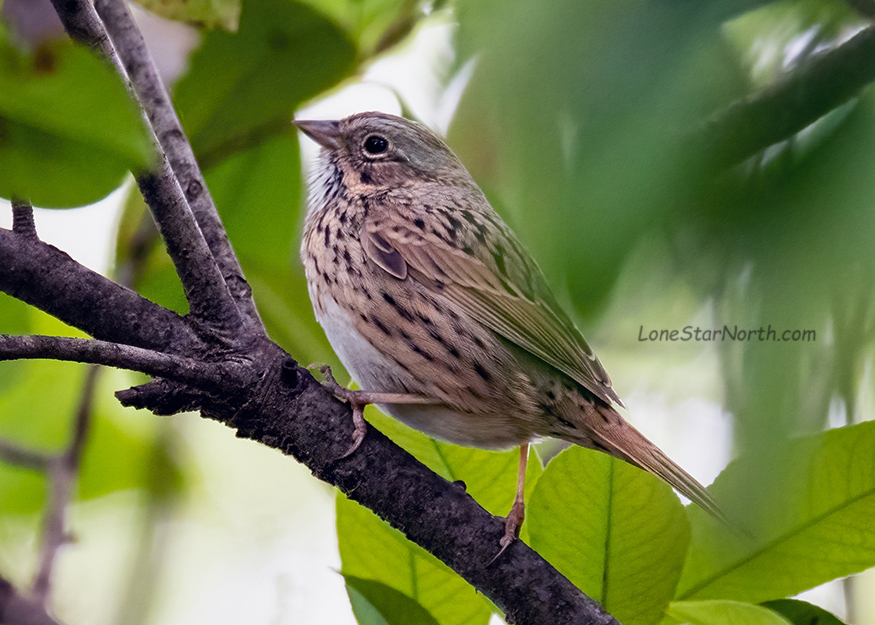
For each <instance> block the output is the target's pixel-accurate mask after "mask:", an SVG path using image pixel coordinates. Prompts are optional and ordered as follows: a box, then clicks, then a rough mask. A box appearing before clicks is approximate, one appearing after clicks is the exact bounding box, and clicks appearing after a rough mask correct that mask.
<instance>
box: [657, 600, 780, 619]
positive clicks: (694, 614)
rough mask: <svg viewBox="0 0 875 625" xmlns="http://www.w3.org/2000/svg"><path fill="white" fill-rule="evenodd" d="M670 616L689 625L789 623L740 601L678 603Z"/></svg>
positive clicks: (765, 610)
mask: <svg viewBox="0 0 875 625" xmlns="http://www.w3.org/2000/svg"><path fill="white" fill-rule="evenodd" d="M668 614H669V616H671V617H673V618H675V619H677V620H678V621H679V622H681V623H688V624H689V625H787V623H788V621H787V620H786V619H785V618H783V617H781V616H779V615H778V614H776V613H775V612H772V611H771V610H768V609H766V608H762V607H760V606H758V605H751V604H749V603H739V602H738V601H677V602H675V603H672V604H671V605H670V606H669V608H668Z"/></svg>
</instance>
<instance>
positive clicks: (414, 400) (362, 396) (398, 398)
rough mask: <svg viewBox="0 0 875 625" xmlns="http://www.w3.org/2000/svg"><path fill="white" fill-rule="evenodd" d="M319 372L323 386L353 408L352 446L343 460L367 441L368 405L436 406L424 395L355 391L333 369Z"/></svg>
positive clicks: (329, 368)
mask: <svg viewBox="0 0 875 625" xmlns="http://www.w3.org/2000/svg"><path fill="white" fill-rule="evenodd" d="M319 371H320V372H321V373H322V374H323V375H324V376H325V380H324V381H323V382H322V386H324V387H325V388H327V389H328V390H329V391H331V392H332V393H334V396H335V397H338V398H340V399H342V400H344V401H347V402H349V405H350V406H352V423H353V427H354V429H353V432H352V445H350V448H349V449H347V450H346V453H344V454H343V455H342V456H341V458H346V457H347V456H349V455H351V454H352V453H353V452H354V451H355V450H356V449H358V448H359V445H361V444H362V441H363V440H365V434H366V433H367V431H368V424H367V421H365V412H364V410H365V406H367V405H368V404H436V403H438V402H437V400H436V399H432V398H430V397H423V396H422V395H413V394H411V393H380V392H373V391H353V390H351V389H348V388H346V387H344V386H341V385H340V384H338V382H337V380H335V379H334V376H333V375H332V374H331V367H329V366H328V365H324V366H323V367H321V368H320V369H319Z"/></svg>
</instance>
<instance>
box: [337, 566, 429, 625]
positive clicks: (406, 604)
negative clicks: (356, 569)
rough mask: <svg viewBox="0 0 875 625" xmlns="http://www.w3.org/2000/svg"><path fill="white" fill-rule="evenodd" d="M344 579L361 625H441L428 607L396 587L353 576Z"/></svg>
mask: <svg viewBox="0 0 875 625" xmlns="http://www.w3.org/2000/svg"><path fill="white" fill-rule="evenodd" d="M344 579H346V591H347V593H348V594H349V601H350V603H352V611H353V614H355V617H356V620H357V621H358V622H359V625H408V623H416V625H439V624H438V622H437V621H436V620H435V618H434V617H433V616H432V615H431V614H429V613H428V610H426V609H425V608H423V607H422V606H421V605H419V604H418V603H416V602H415V601H414V600H413V599H411V598H410V597H408V596H407V595H405V594H404V593H401V592H398V591H397V590H395V589H394V588H390V587H389V586H386V585H385V584H381V583H380V582H375V581H373V580H369V579H363V578H361V577H353V576H351V575H344Z"/></svg>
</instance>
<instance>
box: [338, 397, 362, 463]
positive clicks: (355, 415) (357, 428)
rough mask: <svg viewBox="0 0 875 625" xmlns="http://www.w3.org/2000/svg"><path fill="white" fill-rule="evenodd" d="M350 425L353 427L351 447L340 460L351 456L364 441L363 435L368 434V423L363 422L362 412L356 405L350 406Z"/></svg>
mask: <svg viewBox="0 0 875 625" xmlns="http://www.w3.org/2000/svg"><path fill="white" fill-rule="evenodd" d="M352 424H353V427H354V429H353V431H352V445H350V447H349V449H347V450H346V453H344V454H343V455H342V456H341V457H340V459H341V460H343V459H344V458H346V457H347V456H351V455H352V454H353V453H354V452H355V450H356V449H358V448H359V445H361V444H362V441H363V440H365V434H367V433H368V422H367V421H365V414H364V410H363V409H362V407H361V406H359V405H358V404H353V405H352Z"/></svg>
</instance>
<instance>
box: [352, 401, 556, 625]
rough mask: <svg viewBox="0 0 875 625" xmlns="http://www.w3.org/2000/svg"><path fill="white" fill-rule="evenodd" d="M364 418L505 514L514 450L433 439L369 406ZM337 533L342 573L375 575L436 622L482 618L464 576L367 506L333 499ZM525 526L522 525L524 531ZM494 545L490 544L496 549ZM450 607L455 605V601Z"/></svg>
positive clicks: (533, 467)
mask: <svg viewBox="0 0 875 625" xmlns="http://www.w3.org/2000/svg"><path fill="white" fill-rule="evenodd" d="M366 415H367V419H368V421H369V423H371V424H372V425H373V426H375V427H377V428H378V429H379V430H380V431H381V432H383V433H384V434H386V435H387V436H389V438H391V439H392V440H394V441H395V442H396V443H398V444H399V445H400V446H401V447H403V448H404V449H406V450H407V451H409V452H410V453H412V454H413V455H414V456H416V457H417V458H418V459H419V460H420V461H421V462H422V463H423V464H425V465H426V466H428V467H429V468H430V469H432V470H433V471H435V472H436V473H437V474H438V475H441V476H442V477H444V478H446V479H447V480H450V481H454V482H463V483H464V484H465V488H466V490H467V492H468V493H469V494H470V495H471V496H472V497H474V499H475V500H476V501H477V503H479V504H480V505H481V506H483V507H484V508H486V509H487V510H488V511H489V512H491V513H492V514H497V515H505V514H507V512H508V510H510V507H511V504H512V503H513V498H514V494H515V492H516V477H517V469H518V465H519V454H518V453H517V452H514V451H511V452H489V451H484V450H482V449H471V448H467V447H459V446H457V445H451V444H449V443H442V442H439V441H436V440H434V439H432V438H430V437H428V436H426V435H425V434H422V433H421V432H417V431H416V430H413V429H411V428H409V427H407V426H406V425H404V424H402V423H400V422H399V421H396V420H395V419H392V418H391V417H388V416H386V415H384V414H382V413H380V412H379V411H377V410H376V409H374V408H369V409H368V410H367V411H366ZM541 471H542V469H541V465H540V463H539V462H537V459H536V458H535V457H534V456H533V457H532V458H531V461H530V462H529V464H528V471H527V473H526V478H527V479H526V490H527V493H528V494H529V495H530V494H531V491H532V489H533V488H534V486H535V485H536V484H537V482H538V479H539V477H540V475H541ZM337 510H338V513H337V533H338V538H339V540H340V546H341V548H340V554H341V560H342V561H343V572H344V574H346V575H356V576H360V577H366V578H368V579H374V580H376V581H379V582H382V583H384V584H386V585H388V586H390V587H391V588H394V589H395V590H398V591H401V592H403V593H405V594H406V595H408V596H409V597H412V598H413V599H415V600H416V601H417V602H418V603H420V604H421V605H422V606H423V607H424V608H426V609H427V610H428V611H429V612H430V613H431V614H432V615H433V616H434V617H435V618H436V619H437V620H438V622H439V623H441V625H450V624H454V623H460V624H461V623H466V624H467V623H470V624H472V625H473V624H475V623H485V622H486V621H488V620H489V613H490V608H489V606H488V605H487V603H486V602H485V601H483V600H482V599H481V598H480V597H477V595H476V593H474V591H473V589H472V588H471V587H470V586H469V585H468V583H467V582H465V581H464V580H462V579H461V578H460V577H459V576H458V575H456V573H454V572H453V571H451V570H450V569H448V568H447V567H446V566H445V565H444V564H443V563H441V562H439V561H437V560H436V559H435V558H434V557H433V556H432V555H431V554H428V553H426V552H425V551H424V550H422V549H421V548H420V547H418V546H417V545H414V544H413V543H411V542H410V541H408V540H407V539H406V538H404V536H403V535H402V534H401V533H400V532H399V531H397V530H395V529H392V528H391V527H389V525H388V524H386V523H385V522H384V521H382V520H380V519H379V518H377V517H376V516H375V515H374V514H373V513H371V512H370V511H368V510H366V509H365V508H362V507H361V506H359V505H358V504H354V503H352V502H350V501H348V500H346V499H345V498H343V497H340V498H338V508H337ZM525 530H526V526H524V527H523V537H525V535H526V534H525ZM497 552H498V545H496V553H497ZM454 607H455V608H454Z"/></svg>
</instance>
